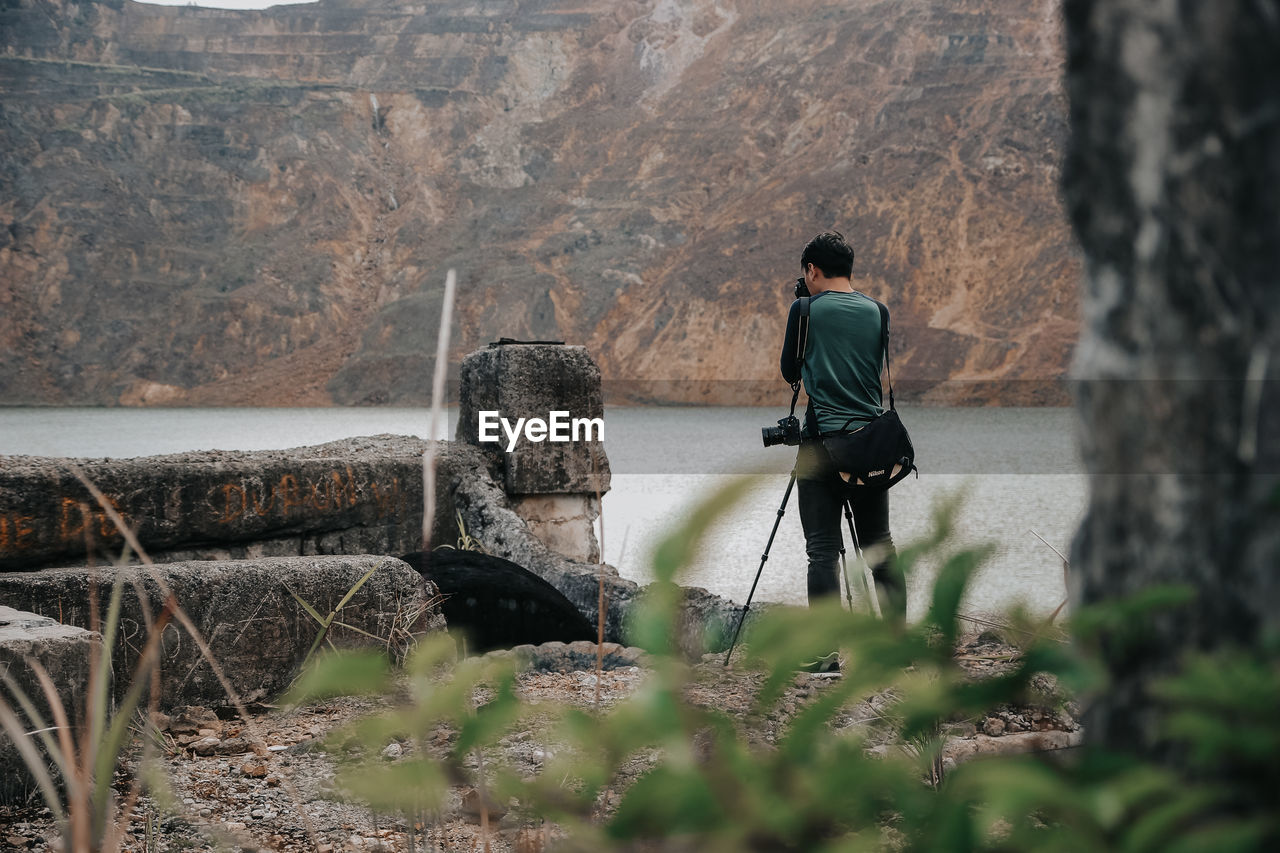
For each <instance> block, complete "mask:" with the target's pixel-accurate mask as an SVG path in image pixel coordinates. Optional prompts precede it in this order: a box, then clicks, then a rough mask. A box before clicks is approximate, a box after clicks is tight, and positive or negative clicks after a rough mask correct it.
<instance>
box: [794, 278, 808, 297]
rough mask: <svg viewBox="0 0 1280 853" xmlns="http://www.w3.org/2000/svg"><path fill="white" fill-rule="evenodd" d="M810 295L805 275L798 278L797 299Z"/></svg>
mask: <svg viewBox="0 0 1280 853" xmlns="http://www.w3.org/2000/svg"><path fill="white" fill-rule="evenodd" d="M808 295H809V288H808V287H806V286H805V283H804V276H800V277H799V278H798V279H796V299H799V298H800V297H802V296H808Z"/></svg>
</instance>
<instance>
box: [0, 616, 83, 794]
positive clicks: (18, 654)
mask: <svg viewBox="0 0 1280 853" xmlns="http://www.w3.org/2000/svg"><path fill="white" fill-rule="evenodd" d="M6 600H8V599H6ZM96 642H98V635H97V634H95V633H93V632H91V631H86V630H84V629H83V628H77V627H75V626H74V625H60V624H58V623H57V622H56V621H55V620H53V619H50V618H48V617H46V616H41V615H39V614H36V613H27V612H23V611H20V610H15V609H14V608H12V607H8V606H4V605H0V669H3V670H5V671H6V672H8V673H9V675H11V676H13V678H14V680H15V681H16V682H17V684H18V689H20V690H21V691H22V692H23V693H24V694H26V696H27V698H29V699H30V700H31V702H32V703H33V704H34V705H35V706H36V708H37V710H38V711H39V712H40V714H41V715H42V716H43V717H44V722H45V723H46V724H47V725H53V722H52V721H53V715H52V713H51V712H50V707H49V703H48V701H47V700H46V698H45V694H44V691H43V690H42V689H41V687H40V683H39V681H38V680H37V678H36V674H35V671H34V670H32V669H31V667H30V665H29V664H28V660H36V661H39V662H40V665H41V666H43V667H44V668H45V670H47V671H48V673H49V677H50V678H51V679H52V680H53V683H54V684H55V685H56V686H57V695H58V701H59V702H61V703H62V707H63V708H64V709H65V710H66V712H67V716H68V717H70V718H71V719H76V718H78V717H79V716H81V714H82V713H83V711H84V701H85V695H86V693H87V691H88V686H89V656H90V653H91V652H92V650H93V647H94V644H95V643H96ZM0 697H3V698H4V700H5V701H6V702H8V703H9V705H10V707H11V708H14V709H17V707H18V703H17V702H16V701H15V697H14V696H12V695H11V694H10V692H9V690H8V689H7V688H5V687H4V686H0ZM27 722H32V721H30V720H27ZM37 749H40V750H41V753H42V754H43V749H42V748H41V747H40V746H39V744H38V743H37ZM36 790H37V789H36V784H35V780H34V779H33V778H32V777H31V775H30V774H29V773H28V772H27V770H26V765H25V764H24V763H23V761H22V757H21V756H20V755H19V753H18V749H17V747H16V746H15V745H14V744H13V742H12V741H11V740H10V739H9V738H8V737H7V736H6V735H5V733H4V732H3V731H2V730H0V803H5V804H14V803H22V802H25V801H26V800H27V798H28V797H30V796H31V795H32V794H34V793H35V792H36Z"/></svg>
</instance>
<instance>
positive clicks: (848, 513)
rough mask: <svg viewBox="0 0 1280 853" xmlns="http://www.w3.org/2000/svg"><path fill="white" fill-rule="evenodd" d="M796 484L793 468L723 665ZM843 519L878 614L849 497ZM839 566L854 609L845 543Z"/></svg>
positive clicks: (736, 635) (739, 630) (872, 609)
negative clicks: (847, 526) (847, 527)
mask: <svg viewBox="0 0 1280 853" xmlns="http://www.w3.org/2000/svg"><path fill="white" fill-rule="evenodd" d="M795 485H796V471H795V469H794V468H792V469H791V478H790V479H789V480H787V490H786V491H785V492H783V493H782V503H781V504H780V505H779V506H778V515H777V517H776V518H775V519H774V520H773V529H772V530H770V531H769V540H768V541H767V542H766V543H765V546H764V553H763V554H761V555H760V568H758V569H756V577H755V580H753V581H752V582H751V592H750V593H748V594H747V603H746V604H744V605H743V607H742V613H741V615H739V616H738V624H737V626H736V627H735V628H734V629H733V640H732V641H731V642H730V643H729V651H727V652H725V656H724V665H725V666H728V665H729V658H731V657H732V656H733V649H734V647H735V646H737V645H738V635H739V634H740V633H741V632H742V624H743V623H744V622H746V621H747V613H748V612H749V611H750V610H751V599H753V598H755V595H756V587H757V586H758V585H759V584H760V576H761V575H762V574H764V564H765V563H766V562H768V561H769V551H770V550H771V549H772V548H773V539H774V537H775V536H777V534H778V525H779V524H781V523H782V516H784V515H785V514H786V512H787V501H789V500H791V490H792V489H793V488H795ZM844 518H845V522H846V523H847V524H848V525H849V537H850V539H852V540H853V549H854V553H856V554H857V555H858V562H859V563H860V564H861V566H862V571H861V572H859V575H860V576H861V577H862V589H863V592H864V593H865V594H866V597H867V599H868V602H869V603H868V607H870V608H871V612H872V613H873V614H875V615H876V616H879V615H880V613H879V609H880V608H879V606H878V605H879V602H877V601H876V600H875V595H874V593H873V592H872V589H871V588H870V585H869V584H868V583H867V572H866V560H865V559H864V558H863V556H862V547H861V545H860V544H859V542H858V534H857V531H856V530H855V529H854V526H853V506H852V505H851V504H850V503H849V501H848V500H847V499H846V500H845V501H844ZM840 568H841V570H842V571H843V573H844V589H845V600H846V601H847V602H848V605H849V610H850V611H852V610H853V588H852V587H851V586H850V584H849V566H848V564H847V563H846V562H845V549H844V544H843V543H841V546H840Z"/></svg>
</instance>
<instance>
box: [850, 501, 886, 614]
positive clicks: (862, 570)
mask: <svg viewBox="0 0 1280 853" xmlns="http://www.w3.org/2000/svg"><path fill="white" fill-rule="evenodd" d="M844 520H845V523H846V524H848V525H849V538H851V539H852V540H853V550H854V553H855V554H857V555H858V570H859V571H858V574H860V575H861V576H862V591H863V593H864V594H865V595H866V597H867V610H869V611H870V613H871V615H872V616H875V617H876V618H877V619H883V618H884V614H883V613H881V612H880V599H879V598H878V597H877V595H876V587H875V578H869V577H868V575H869V574H870V573H871V567H870V566H869V565H867V561H866V558H865V557H864V556H863V554H862V543H860V542H859V541H858V532H857V530H855V529H854V526H853V507H852V506H851V505H850V504H849V502H848V501H845V502H844ZM848 583H849V579H848V577H846V578H845V585H846V586H847V585H848ZM850 609H852V607H851V608H850Z"/></svg>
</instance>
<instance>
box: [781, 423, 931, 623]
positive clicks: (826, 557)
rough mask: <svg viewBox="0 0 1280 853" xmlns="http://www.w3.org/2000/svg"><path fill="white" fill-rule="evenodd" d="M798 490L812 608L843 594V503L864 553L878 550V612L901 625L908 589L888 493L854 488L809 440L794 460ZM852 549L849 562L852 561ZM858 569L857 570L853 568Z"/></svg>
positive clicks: (874, 569)
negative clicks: (821, 600) (893, 532)
mask: <svg viewBox="0 0 1280 853" xmlns="http://www.w3.org/2000/svg"><path fill="white" fill-rule="evenodd" d="M796 486H797V490H798V492H799V501H800V525H801V526H802V527H803V528H804V542H805V552H806V553H807V554H808V557H809V579H808V580H809V583H808V591H809V603H810V604H814V603H815V602H816V601H817V600H818V599H819V598H821V597H823V596H827V595H836V596H839V594H840V548H841V545H842V542H843V535H842V531H844V530H847V528H845V519H844V503H845V501H848V502H849V504H850V505H851V507H852V508H853V526H854V530H855V532H856V533H857V535H858V544H859V545H860V546H861V547H862V549H863V550H864V551H867V550H874V551H875V555H874V556H875V557H876V562H875V563H873V564H872V565H871V576H872V577H873V578H874V580H875V586H876V597H877V598H878V599H879V601H880V613H881V615H883V616H884V618H885V619H891V620H894V621H898V622H902V621H904V620H905V618H906V613H907V585H906V581H905V579H904V578H903V576H902V569H901V568H900V567H899V566H898V565H897V551H895V550H894V547H893V537H892V536H890V534H889V492H888V491H887V490H886V491H876V492H871V493H867V492H865V491H863V490H859V489H855V488H851V487H850V486H849V485H848V484H847V483H845V482H844V480H842V479H841V478H840V474H839V473H838V472H837V471H836V470H835V468H834V466H832V464H831V460H830V458H829V457H828V456H827V454H826V451H824V450H823V449H822V445H821V444H818V443H816V442H811V441H805V442H804V443H802V444H801V445H800V451H799V455H798V456H797V458H796ZM852 544H853V543H850V548H849V555H848V557H849V560H850V561H851V562H853V560H854V556H855V555H854V554H853V548H852ZM854 568H855V570H856V569H857V566H856V564H855V567H854Z"/></svg>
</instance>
